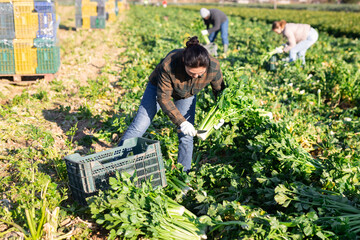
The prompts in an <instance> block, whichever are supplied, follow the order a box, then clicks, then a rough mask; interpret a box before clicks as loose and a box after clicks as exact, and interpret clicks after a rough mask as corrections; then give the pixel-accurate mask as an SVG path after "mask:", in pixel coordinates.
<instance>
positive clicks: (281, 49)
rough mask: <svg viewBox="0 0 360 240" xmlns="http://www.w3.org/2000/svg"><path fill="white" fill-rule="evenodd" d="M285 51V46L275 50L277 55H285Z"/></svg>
mask: <svg viewBox="0 0 360 240" xmlns="http://www.w3.org/2000/svg"><path fill="white" fill-rule="evenodd" d="M283 49H284V47H283V46H281V47H277V48H275V50H276V53H283V52H284V50H283Z"/></svg>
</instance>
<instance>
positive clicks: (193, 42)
mask: <svg viewBox="0 0 360 240" xmlns="http://www.w3.org/2000/svg"><path fill="white" fill-rule="evenodd" d="M199 44H200V42H199V39H198V37H197V36H194V37H189V40H188V41H187V42H186V47H187V48H189V47H192V46H195V45H199Z"/></svg>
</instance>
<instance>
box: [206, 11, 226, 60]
mask: <svg viewBox="0 0 360 240" xmlns="http://www.w3.org/2000/svg"><path fill="white" fill-rule="evenodd" d="M200 15H201V17H202V18H203V20H204V23H205V25H206V30H202V31H201V33H202V34H203V35H204V36H208V35H209V40H210V42H214V41H215V38H216V36H217V34H218V33H219V31H221V40H222V43H223V45H224V54H226V52H227V50H228V47H229V37H228V28H229V20H228V18H227V16H226V15H225V13H223V12H222V11H220V10H218V9H214V8H213V9H206V8H201V9H200ZM210 24H211V25H212V28H210Z"/></svg>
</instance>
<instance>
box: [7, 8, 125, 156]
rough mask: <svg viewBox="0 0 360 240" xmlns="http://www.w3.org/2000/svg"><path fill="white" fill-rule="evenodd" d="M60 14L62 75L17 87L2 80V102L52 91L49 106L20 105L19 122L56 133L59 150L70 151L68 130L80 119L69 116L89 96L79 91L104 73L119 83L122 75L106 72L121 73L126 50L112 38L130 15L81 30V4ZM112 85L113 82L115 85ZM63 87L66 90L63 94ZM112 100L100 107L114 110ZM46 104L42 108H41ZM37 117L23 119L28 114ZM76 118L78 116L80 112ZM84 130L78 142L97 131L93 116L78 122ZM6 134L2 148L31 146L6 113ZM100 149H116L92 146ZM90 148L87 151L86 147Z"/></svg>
mask: <svg viewBox="0 0 360 240" xmlns="http://www.w3.org/2000/svg"><path fill="white" fill-rule="evenodd" d="M57 14H58V15H59V16H60V19H61V22H60V28H59V31H58V38H59V45H60V52H61V67H60V69H59V71H58V73H57V77H56V79H54V80H52V81H51V82H48V81H45V80H44V79H40V80H38V82H37V83H35V84H32V85H28V86H18V85H13V84H12V83H11V82H9V81H8V80H4V79H0V93H1V94H0V104H1V105H4V106H5V105H7V104H8V103H9V102H10V101H11V100H12V99H14V97H16V96H19V95H21V94H22V93H24V92H26V93H28V94H29V95H30V96H33V95H34V94H36V93H39V91H44V92H46V94H47V97H48V99H49V100H48V101H47V102H46V103H44V104H43V105H41V106H40V107H39V106H34V108H31V107H29V106H24V107H20V106H16V107H17V109H16V111H18V115H19V122H20V123H18V124H21V125H24V124H29V125H33V126H38V127H41V128H42V129H46V130H47V131H49V132H51V133H52V134H53V135H54V136H55V146H54V147H55V148H56V149H64V148H65V139H67V136H66V132H67V131H68V130H69V129H70V128H71V127H72V126H74V124H75V122H74V121H76V117H75V120H74V119H72V120H69V119H68V118H69V116H68V115H69V114H72V113H73V111H74V110H77V109H78V108H79V107H80V106H82V105H86V103H87V102H86V101H87V100H86V98H84V97H79V96H78V93H79V90H80V88H81V87H85V88H86V87H87V86H88V80H89V79H92V80H96V79H97V78H98V77H102V76H104V77H106V78H108V79H109V81H110V83H115V82H116V81H117V79H116V74H115V75H114V74H107V73H104V72H102V69H104V68H105V67H106V68H107V69H111V70H112V71H113V72H117V71H120V69H119V67H118V66H117V65H116V62H118V61H119V54H120V53H121V52H122V51H123V50H124V49H120V48H119V47H118V46H119V44H118V42H116V41H112V37H111V36H114V35H115V34H116V31H117V29H118V27H119V25H120V24H121V21H124V18H125V17H124V14H121V15H120V16H119V18H118V19H117V21H116V22H113V23H108V22H107V23H106V24H107V26H106V28H105V29H90V30H78V31H76V29H75V7H74V6H58V8H57ZM54 83H57V84H56V86H57V90H56V89H55V90H54ZM110 87H111V86H110ZM59 89H61V91H60V92H59ZM113 94H114V96H113V97H114V99H117V98H118V97H119V96H120V91H113ZM111 101H112V99H102V100H99V101H97V102H96V106H95V108H96V109H101V110H106V109H108V108H110V106H111V104H110V103H109V102H111ZM66 107H69V109H70V111H69V112H68V113H67V114H64V112H61V111H58V109H59V108H63V109H64V108H66ZM39 108H41V109H39ZM24 112H26V113H29V114H30V115H31V117H23V116H24V115H25V113H24ZM74 116H75V115H74ZM77 122H78V123H77V128H78V131H77V132H76V135H75V139H74V140H78V139H81V138H82V137H84V136H85V135H91V134H92V129H91V127H89V126H90V125H92V126H93V122H92V121H91V119H85V120H79V121H77ZM0 125H2V126H3V127H2V128H0V135H1V132H3V134H2V135H4V136H2V137H4V139H5V141H3V142H2V141H0V152H2V150H7V151H9V150H11V149H17V148H21V147H26V146H28V145H29V140H28V139H25V138H24V137H21V135H20V136H16V134H11V133H10V132H11V131H12V130H14V131H15V129H16V126H13V127H11V126H9V125H8V121H7V120H6V119H2V118H1V116H0ZM91 147H92V148H93V149H94V150H95V151H101V150H102V149H104V148H109V147H111V146H110V145H109V143H103V142H98V143H95V144H93V145H92V146H91ZM84 151H86V150H84Z"/></svg>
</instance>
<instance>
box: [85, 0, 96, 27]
mask: <svg viewBox="0 0 360 240" xmlns="http://www.w3.org/2000/svg"><path fill="white" fill-rule="evenodd" d="M81 4H82V5H81V14H82V28H84V29H90V28H91V23H90V17H91V16H96V15H97V6H98V3H97V2H90V0H82V3H81Z"/></svg>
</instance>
